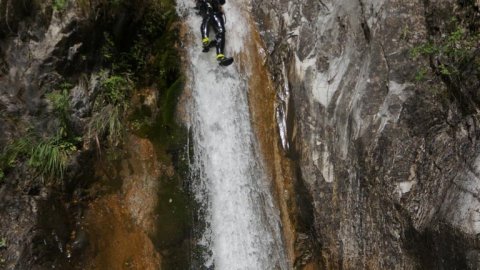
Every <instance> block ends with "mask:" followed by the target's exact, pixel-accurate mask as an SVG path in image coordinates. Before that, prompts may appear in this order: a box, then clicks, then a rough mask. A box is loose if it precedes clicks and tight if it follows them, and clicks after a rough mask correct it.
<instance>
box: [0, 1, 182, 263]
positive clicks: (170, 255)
mask: <svg viewBox="0 0 480 270" xmlns="http://www.w3.org/2000/svg"><path fill="white" fill-rule="evenodd" d="M125 2H127V1H125ZM52 3H53V2H52V1H28V0H26V1H11V0H7V1H0V151H3V150H4V149H5V147H6V146H7V145H11V144H12V142H15V141H16V140H18V139H21V138H24V137H26V136H28V135H29V134H31V133H35V135H36V136H38V137H40V138H49V137H51V136H53V135H54V134H56V132H58V130H61V128H62V127H61V123H60V121H59V119H58V116H57V112H55V109H54V108H53V105H52V101H50V100H49V99H48V98H47V95H48V94H50V93H52V92H58V91H62V87H65V88H68V89H66V90H68V96H67V99H68V101H69V105H70V107H69V110H68V116H67V117H68V120H69V121H68V127H67V128H68V129H69V130H71V132H72V133H73V134H75V136H78V137H79V138H80V139H81V142H79V143H77V144H76V145H75V148H76V150H75V153H74V154H73V155H72V157H71V160H70V162H69V164H68V167H67V169H66V172H65V175H64V177H63V179H57V181H51V180H52V179H46V178H45V177H43V176H42V175H40V174H39V173H38V172H36V171H35V170H33V169H32V168H29V160H28V158H27V157H25V156H20V157H19V158H17V159H16V160H14V161H13V162H12V164H7V165H8V166H6V167H3V165H4V164H3V163H2V162H3V160H2V159H3V156H1V157H0V269H53V268H55V269H159V268H162V267H164V266H166V269H169V268H168V267H169V265H175V263H176V264H177V265H180V266H179V267H180V268H182V267H183V264H182V263H183V262H182V260H184V259H185V257H182V256H178V254H180V253H179V252H178V249H179V246H181V247H182V248H183V251H185V250H187V248H186V247H185V246H182V245H188V241H187V240H186V239H188V232H189V229H188V221H186V218H184V216H188V211H187V210H185V208H186V206H185V205H186V204H188V200H187V199H186V197H187V196H186V195H185V194H183V193H182V186H181V185H180V186H179V184H178V183H179V181H178V179H179V178H180V177H179V176H178V174H177V172H176V169H177V168H174V166H173V165H172V162H171V159H172V157H171V155H173V154H171V152H172V151H176V150H172V147H171V145H167V143H164V144H162V143H161V142H159V141H158V140H159V139H163V138H164V137H167V136H170V133H169V131H165V129H166V128H165V126H160V124H158V125H159V127H158V130H155V131H152V130H148V131H147V132H146V133H148V134H143V133H145V132H144V131H143V130H146V129H148V128H145V126H149V125H155V123H156V122H161V123H163V124H164V122H165V121H163V122H162V121H157V120H158V119H157V118H159V117H160V116H159V115H160V112H159V107H160V103H162V106H163V105H164V104H166V105H168V106H170V107H171V108H175V106H173V105H170V104H169V103H168V102H170V101H169V100H162V102H160V101H159V100H158V99H159V92H160V91H159V89H158V88H159V87H158V85H160V87H162V88H165V89H169V87H170V85H171V84H172V83H173V82H169V81H167V82H165V81H166V79H165V80H163V78H162V79H159V78H157V77H155V76H157V73H156V72H157V71H158V69H152V74H153V73H155V74H153V75H151V77H154V78H155V80H156V81H155V83H152V82H151V81H148V80H147V79H145V80H144V81H143V82H144V84H154V86H153V87H151V88H148V89H145V90H142V91H140V90H139V91H138V92H137V93H136V96H135V97H131V98H132V100H131V103H129V106H131V107H130V108H131V109H132V111H133V110H136V109H137V107H138V108H141V109H138V110H139V111H142V110H143V111H145V112H148V113H145V115H141V118H140V117H139V118H138V119H135V120H136V121H137V122H136V124H138V126H134V127H130V126H128V125H127V124H126V123H125V126H124V127H125V129H127V128H128V129H129V131H130V132H129V133H128V136H127V138H128V139H126V140H125V143H126V145H127V147H121V145H119V144H117V145H115V147H114V150H113V151H112V150H111V149H106V148H107V147H103V146H104V145H105V144H106V142H105V141H106V139H105V138H103V137H100V138H98V136H97V138H96V139H95V140H93V141H91V140H89V139H85V136H86V134H87V133H88V132H89V131H88V122H89V120H90V119H91V117H92V114H93V113H92V111H93V108H94V106H95V99H96V97H97V96H98V95H100V92H101V90H100V88H99V87H100V86H99V85H100V80H102V76H105V75H109V74H111V73H108V72H107V73H105V72H102V71H101V70H102V69H108V70H111V72H113V69H114V68H112V67H111V65H112V64H111V63H107V62H106V61H105V59H106V58H107V56H109V55H106V54H108V52H106V49H105V47H106V46H107V45H109V44H110V43H114V42H116V43H119V44H122V46H120V48H117V49H118V50H119V51H122V50H125V51H126V50H128V49H130V47H131V46H132V44H133V40H134V38H138V35H137V31H138V30H137V29H139V28H140V27H139V25H140V20H142V19H143V18H144V17H146V15H145V14H146V13H148V12H147V8H146V7H147V4H148V3H149V1H141V2H138V3H126V4H125V3H121V1H115V3H117V4H115V5H114V4H112V3H113V1H112V3H110V1H108V2H107V1H65V4H58V3H57V2H55V3H57V5H58V6H57V7H54V5H53V4H52ZM109 5H111V6H109ZM109 7H111V8H109ZM107 8H108V10H106V9H107ZM144 15H145V16H144ZM164 18H167V16H165V17H164ZM165 20H166V19H165ZM143 22H144V21H142V23H143ZM157 22H159V23H163V22H160V21H157ZM162 27H165V26H162ZM152 29H153V30H152ZM148 30H150V31H152V32H153V31H158V29H157V28H154V27H151V28H149V29H148ZM169 30H171V31H172V32H173V31H174V30H172V29H169ZM150 34H151V35H152V36H154V35H155V34H158V33H151V32H150ZM107 35H108V38H107V37H106V36H107ZM110 46H113V45H110ZM169 49H170V50H174V48H169ZM152 50H153V49H152ZM156 50H157V51H161V49H158V48H157V49H156ZM137 52H138V51H137ZM139 53H140V52H139ZM171 55H172V57H174V54H171ZM110 57H112V56H110ZM138 58H139V59H140V56H139V57H138ZM152 58H153V57H151V58H150V60H151V59H152ZM152 61H153V60H152ZM157 66H160V67H161V65H157ZM174 72H175V71H174V68H173V67H172V66H170V69H169V71H168V74H174ZM102 74H103V75H102ZM122 75H124V74H123V73H122ZM143 75H144V76H145V77H146V76H149V75H148V73H144V74H143ZM125 76H126V75H125ZM172 77H173V76H172ZM103 79H105V78H103ZM142 79H144V77H142ZM66 82H68V85H69V86H68V87H67V86H62V85H63V84H64V83H66ZM157 84H158V85H157ZM169 95H170V96H171V98H172V99H173V98H176V96H175V92H174V91H170V92H169ZM170 107H169V108H170ZM172 110H173V109H172ZM143 111H142V112H143ZM132 113H133V112H132ZM161 113H164V114H166V112H164V110H163V111H162V112H161ZM168 113H170V112H168ZM172 114H173V113H172ZM135 117H136V116H132V118H135ZM170 117H171V118H173V116H170ZM124 120H125V122H126V121H127V119H124ZM128 120H130V119H128ZM132 126H133V125H132ZM171 126H173V125H170V126H169V128H170V129H173V128H171ZM138 129H142V131H139V130H138ZM125 131H126V130H125ZM134 131H135V132H136V133H142V134H140V135H138V134H137V135H133V134H132V133H134ZM122 132H124V131H122ZM152 133H153V134H152ZM160 133H162V135H158V134H160ZM155 135H158V136H155ZM105 137H106V136H105ZM147 137H148V138H147ZM156 137H158V138H159V139H157V138H156ZM152 138H153V139H152ZM181 140H182V139H181V138H180V137H178V141H181ZM165 141H166V140H165ZM178 144H181V143H178ZM100 148H101V149H100ZM108 150H110V152H108ZM112 153H113V154H115V155H113V157H112ZM1 154H3V152H2V153H1ZM1 154H0V155H1ZM177 156H178V155H177ZM100 165H104V167H102V168H100V167H99V166H100ZM105 174H107V175H105ZM172 179H173V180H172ZM165 182H167V183H168V184H164V183H165ZM166 186H168V188H166ZM161 188H164V189H165V190H168V191H169V193H170V194H167V195H165V194H163V195H164V197H163V198H162V197H161V195H162V193H161ZM175 192H176V193H175ZM177 193H178V194H177ZM171 194H175V195H171ZM167 196H169V197H167ZM172 198H173V199H175V200H176V199H178V200H176V201H175V202H174V203H172V202H169V200H172ZM164 201H165V203H164ZM163 205H166V207H165V208H166V209H167V210H169V211H170V212H167V211H165V213H164V215H163V216H161V217H162V218H163V219H159V208H160V207H162V206H163ZM172 209H173V210H172ZM178 209H180V210H178ZM177 210H178V211H177ZM171 211H174V212H175V211H176V212H175V213H178V212H181V213H182V214H184V216H181V217H178V218H177V219H175V221H171V220H168V219H174V218H171V217H170V216H172V215H173V214H171ZM173 216H175V215H173ZM177 216H179V214H177ZM175 217H176V216H175ZM182 218H184V219H185V220H184V219H182ZM174 222H176V223H174ZM159 224H160V225H162V226H170V227H173V229H171V230H170V231H168V234H169V235H168V236H165V235H162V234H161V232H162V227H161V226H160V225H159ZM172 224H173V225H172ZM186 224H187V225H186ZM159 228H160V229H159ZM162 237H164V238H162ZM159 239H160V240H162V239H170V242H168V244H163V243H160V242H159V241H160V240H159ZM171 239H173V240H171ZM115 241H117V242H115ZM174 249H177V251H172V250H174ZM160 252H164V253H165V254H166V255H160ZM183 254H185V256H188V253H187V252H184V253H183ZM98 256H100V257H98ZM175 256H177V257H178V258H177V257H175ZM174 257H175V258H174ZM172 261H173V262H172ZM186 261H187V260H185V262H186Z"/></svg>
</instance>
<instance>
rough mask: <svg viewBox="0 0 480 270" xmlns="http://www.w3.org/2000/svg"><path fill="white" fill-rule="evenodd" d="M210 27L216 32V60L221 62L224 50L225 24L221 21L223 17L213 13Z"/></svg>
mask: <svg viewBox="0 0 480 270" xmlns="http://www.w3.org/2000/svg"><path fill="white" fill-rule="evenodd" d="M211 22H212V25H213V28H214V29H215V32H216V35H215V37H216V41H217V44H216V45H217V59H218V60H222V59H223V58H225V55H224V48H225V23H224V21H223V16H222V14H221V13H214V14H213V15H212V21H211Z"/></svg>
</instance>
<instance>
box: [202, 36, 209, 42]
mask: <svg viewBox="0 0 480 270" xmlns="http://www.w3.org/2000/svg"><path fill="white" fill-rule="evenodd" d="M202 42H203V43H208V42H210V39H209V38H208V37H206V38H204V39H202Z"/></svg>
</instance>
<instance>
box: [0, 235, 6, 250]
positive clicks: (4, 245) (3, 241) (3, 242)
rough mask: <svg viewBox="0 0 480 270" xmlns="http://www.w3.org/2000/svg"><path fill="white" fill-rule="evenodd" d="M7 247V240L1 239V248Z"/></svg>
mask: <svg viewBox="0 0 480 270" xmlns="http://www.w3.org/2000/svg"><path fill="white" fill-rule="evenodd" d="M6 247H7V240H6V239H5V238H3V237H2V238H0V248H6Z"/></svg>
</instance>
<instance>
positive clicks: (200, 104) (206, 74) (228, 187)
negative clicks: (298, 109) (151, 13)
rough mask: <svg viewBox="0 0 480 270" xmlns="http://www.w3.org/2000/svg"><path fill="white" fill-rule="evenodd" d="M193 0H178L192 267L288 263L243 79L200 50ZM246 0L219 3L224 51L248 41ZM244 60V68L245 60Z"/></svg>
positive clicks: (238, 49)
mask: <svg viewBox="0 0 480 270" xmlns="http://www.w3.org/2000/svg"><path fill="white" fill-rule="evenodd" d="M194 4H195V3H194V1H192V0H179V1H178V12H179V14H181V15H182V16H183V17H184V19H185V20H186V24H187V28H188V29H187V36H188V39H191V40H190V42H187V44H189V46H188V48H187V49H186V50H187V52H188V57H187V59H188V60H187V61H188V62H189V64H190V65H189V67H190V68H189V69H190V70H189V72H190V74H189V81H188V83H189V85H188V86H189V87H190V89H191V91H192V98H191V103H192V104H191V105H190V106H189V113H190V129H191V132H192V138H193V149H194V157H193V159H194V162H193V164H192V168H193V170H194V171H195V174H194V175H195V177H192V178H194V179H193V180H192V181H193V183H192V189H193V193H194V194H195V199H196V201H197V202H198V204H199V205H200V213H201V215H202V217H201V218H202V219H203V220H204V222H202V224H204V226H200V227H202V228H200V230H201V233H200V235H201V236H200V237H198V238H199V239H198V243H197V245H198V249H197V250H202V251H203V252H202V253H201V254H202V255H201V257H202V258H201V260H200V261H201V262H200V263H197V264H200V265H193V266H192V268H193V269H220V270H222V269H225V270H234V269H241V270H247V269H288V266H287V265H288V264H287V260H286V256H285V252H284V248H283V241H282V234H281V225H280V219H279V214H278V210H276V207H275V204H274V202H273V199H272V196H271V195H270V193H269V186H268V179H267V176H266V173H265V172H264V168H263V165H262V162H261V159H260V158H259V156H258V150H257V146H256V143H255V138H254V135H253V132H252V127H251V123H250V115H249V110H248V101H247V93H246V91H247V89H248V80H247V78H246V77H245V76H242V75H241V74H240V73H239V71H238V70H237V68H236V66H235V65H232V66H229V67H227V68H225V67H220V66H218V64H217V63H216V60H215V53H214V52H210V53H202V52H201V48H200V43H199V41H200V40H201V37H200V31H199V30H200V23H201V18H200V17H199V16H197V15H196V12H195V10H194V9H193V7H194ZM247 7H248V3H247V2H246V1H235V2H234V1H231V2H228V3H227V5H225V6H224V9H225V13H226V14H227V16H228V22H227V24H226V30H227V31H226V33H227V46H226V53H227V55H233V54H235V53H240V52H241V51H242V47H243V44H244V43H246V42H249V38H248V36H249V31H250V30H249V24H248V21H247V18H248V16H246V8H247ZM213 34H214V33H212V36H213ZM244 64H245V65H246V66H247V69H248V64H249V63H244ZM194 261H195V260H194ZM194 264H195V262H194Z"/></svg>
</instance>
